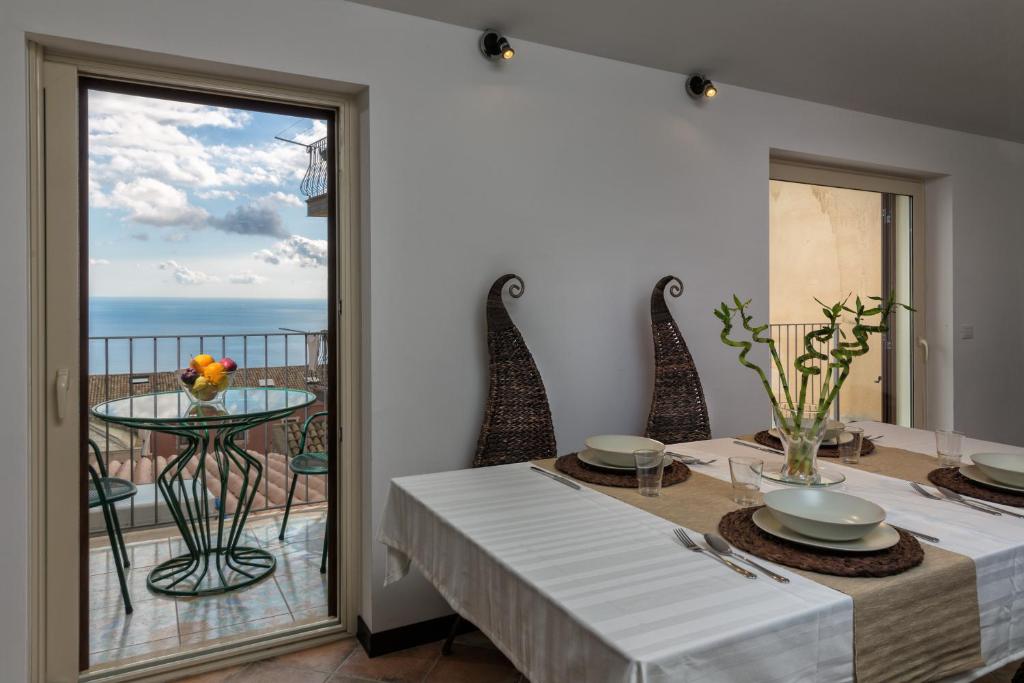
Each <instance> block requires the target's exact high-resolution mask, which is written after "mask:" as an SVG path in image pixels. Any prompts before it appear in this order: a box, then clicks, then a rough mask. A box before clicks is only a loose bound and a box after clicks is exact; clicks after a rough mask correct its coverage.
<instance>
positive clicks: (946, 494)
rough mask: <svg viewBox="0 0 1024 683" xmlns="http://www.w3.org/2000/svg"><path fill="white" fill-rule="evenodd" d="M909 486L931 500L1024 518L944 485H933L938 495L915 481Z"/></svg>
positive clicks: (996, 514) (997, 515) (992, 513)
mask: <svg viewBox="0 0 1024 683" xmlns="http://www.w3.org/2000/svg"><path fill="white" fill-rule="evenodd" d="M910 486H911V487H912V488H913V489H914V490H915V491H917V492H918V493H919V494H921V495H922V496H924V497H925V498H930V499H931V500H946V501H949V502H950V503H957V504H959V505H963V506H964V507H968V508H971V509H972V510H977V511H978V512H984V513H986V514H989V515H994V516H996V517H999V516H1002V515H1007V516H1009V517H1017V518H1018V519H1024V515H1021V514H1018V513H1016V512H1010V511H1009V510H1004V509H1002V508H997V507H995V506H994V505H989V504H988V503H983V502H981V501H978V500H975V499H973V498H970V499H969V498H966V497H964V496H961V495H960V494H959V493H957V492H956V491H951V490H950V489H947V488H946V487H945V486H936V487H935V488H936V489H937V490H938V492H939V493H940V494H942V495H938V496H937V495H935V494H934V493H932V492H931V491H929V490H927V489H926V488H924V487H923V486H921V485H920V484H918V483H917V482H916V481H912V482H910Z"/></svg>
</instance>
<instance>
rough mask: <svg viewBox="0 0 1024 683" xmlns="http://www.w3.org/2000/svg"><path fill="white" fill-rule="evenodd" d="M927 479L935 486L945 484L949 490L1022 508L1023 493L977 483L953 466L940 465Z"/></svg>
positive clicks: (1023, 506)
mask: <svg viewBox="0 0 1024 683" xmlns="http://www.w3.org/2000/svg"><path fill="white" fill-rule="evenodd" d="M928 481H930V482H931V483H933V484H935V485H936V486H945V487H946V488H947V489H950V490H951V491H956V492H957V493H959V494H962V495H965V496H970V497H971V498H977V499H978V500H987V501H988V502H990V503H999V504H1000V505H1010V506H1012V507H1018V508H1024V493H1013V492H1012V491H1003V490H1001V489H997V488H992V487H990V486H985V485H983V484H977V483H975V482H973V481H971V480H970V479H968V478H967V477H965V476H964V475H962V474H960V471H959V470H958V469H957V468H955V467H941V468H939V469H937V470H932V471H931V472H929V473H928Z"/></svg>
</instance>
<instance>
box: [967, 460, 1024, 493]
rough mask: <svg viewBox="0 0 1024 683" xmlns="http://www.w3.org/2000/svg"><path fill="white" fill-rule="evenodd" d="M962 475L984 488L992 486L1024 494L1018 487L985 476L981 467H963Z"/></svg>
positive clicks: (1023, 490)
mask: <svg viewBox="0 0 1024 683" xmlns="http://www.w3.org/2000/svg"><path fill="white" fill-rule="evenodd" d="M960 474H962V475H964V476H965V477H967V478H968V479H970V480H971V481H976V482H978V483H979V484H981V485H983V486H991V487H992V488H995V489H1002V490H1003V491H1012V492H1013V493H1024V489H1021V488H1017V487H1016V486H1009V485H1008V484H1004V483H1002V482H999V481H996V480H995V479H993V478H992V477H990V476H988V475H987V474H985V472H983V471H982V469H981V468H980V467H978V466H977V465H961V466H960Z"/></svg>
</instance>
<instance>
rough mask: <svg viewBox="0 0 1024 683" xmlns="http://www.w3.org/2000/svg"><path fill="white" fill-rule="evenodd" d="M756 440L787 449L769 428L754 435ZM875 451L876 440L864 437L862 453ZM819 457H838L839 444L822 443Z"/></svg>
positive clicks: (861, 447) (766, 444)
mask: <svg viewBox="0 0 1024 683" xmlns="http://www.w3.org/2000/svg"><path fill="white" fill-rule="evenodd" d="M754 441H756V442H758V443H759V444H761V445H762V446H767V447H768V448H774V449H776V450H779V451H782V450H785V448H783V446H782V440H781V439H780V438H778V437H777V436H772V435H771V434H769V433H768V430H767V429H762V430H761V431H759V432H758V433H757V434H755V435H754ZM874 452H875V442H874V441H872V440H871V439H864V443H862V444H861V446H860V454H861V455H871V454H872V453H874ZM818 457H819V458H838V457H839V446H836V445H833V444H822V445H821V446H818Z"/></svg>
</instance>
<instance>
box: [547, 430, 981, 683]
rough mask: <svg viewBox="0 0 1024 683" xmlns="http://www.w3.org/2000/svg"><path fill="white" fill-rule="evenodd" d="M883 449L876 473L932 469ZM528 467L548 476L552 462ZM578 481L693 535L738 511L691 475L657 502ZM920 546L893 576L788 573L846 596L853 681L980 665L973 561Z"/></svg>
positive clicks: (711, 484) (715, 484)
mask: <svg viewBox="0 0 1024 683" xmlns="http://www.w3.org/2000/svg"><path fill="white" fill-rule="evenodd" d="M888 450H889V451H890V452H889V453H886V454H884V455H891V456H893V457H892V458H886V457H884V455H883V454H882V453H879V454H878V455H872V456H869V458H868V459H873V458H876V457H877V458H882V459H880V460H879V467H885V466H887V465H891V469H890V471H891V472H895V471H896V470H897V469H899V470H900V471H901V472H905V473H906V474H907V478H918V480H921V481H923V480H924V477H925V475H927V473H928V472H929V471H931V469H934V467H935V459H934V458H929V457H928V456H922V455H921V454H920V453H909V452H908V451H897V449H888ZM903 453H907V454H908V455H910V456H918V457H920V458H924V459H925V460H926V461H929V462H930V467H929V468H928V469H927V470H925V471H924V472H923V473H921V472H920V469H921V467H923V466H924V465H926V464H927V463H924V462H916V460H917V459H916V458H909V459H908V460H907V462H905V463H904V462H902V461H901V462H899V463H897V462H896V461H897V459H898V458H897V457H896V456H901V455H902V454H903ZM899 460H902V458H899ZM890 461H891V462H890ZM912 461H914V462H912ZM862 462H864V459H862ZM536 464H538V465H540V466H542V467H544V468H546V469H548V470H551V471H556V470H555V469H554V459H548V460H540V461H537V463H536ZM881 473H885V474H888V473H889V472H881ZM559 474H561V475H562V476H565V475H564V473H562V472H559ZM889 476H901V475H899V474H890V475H889ZM581 483H582V484H583V485H585V486H587V487H589V488H592V489H594V490H596V491H600V492H602V493H604V494H606V495H608V496H611V497H612V498H617V499H618V500H621V501H623V502H626V503H629V504H630V505H633V506H635V507H638V508H640V509H642V510H644V511H646V512H650V513H651V514H653V515H657V516H658V517H661V518H663V519H667V520H668V521H670V522H672V523H674V524H679V525H680V526H685V527H687V528H689V529H693V530H695V531H698V532H701V533H705V532H709V531H713V532H717V530H718V522H719V520H720V519H721V518H722V516H723V515H724V514H725V513H727V512H731V511H733V510H736V509H738V508H739V507H740V506H738V505H736V504H735V503H733V502H732V485H731V484H730V483H729V482H726V481H722V480H720V479H715V478H714V477H709V476H707V475H704V474H701V473H699V472H696V471H695V472H694V473H693V475H692V476H691V477H690V479H689V480H687V481H686V482H683V483H682V484H677V485H675V486H671V487H668V488H665V489H662V493H661V496H659V497H657V498H648V497H645V496H641V495H640V494H639V493H637V491H636V490H635V489H625V488H616V487H611V486H598V485H595V484H586V483H583V482H581ZM922 547H923V548H924V562H922V563H921V565H919V566H917V567H915V568H913V569H911V570H909V571H907V572H904V573H903V574H898V575H896V576H889V577H884V578H849V577H839V576H831V575H827V574H818V573H815V572H807V571H802V570H795V569H794V570H791V571H794V572H797V573H799V574H801V575H803V576H805V577H807V578H809V579H811V580H812V581H815V582H817V583H820V584H822V585H825V586H828V587H829V588H832V589H834V590H838V591H840V592H842V593H845V594H847V595H849V596H850V597H851V598H853V632H854V638H853V639H854V665H855V668H856V672H857V680H858V681H862V682H864V681H872V682H873V681H900V682H903V681H930V680H936V679H939V678H943V677H945V676H949V675H952V674H954V673H959V672H962V671H969V670H971V669H974V668H977V667H979V666H982V665H983V664H984V661H983V660H982V658H981V623H980V618H979V615H978V593H977V577H976V575H975V568H974V562H973V561H972V560H971V559H970V558H969V557H965V556H963V555H959V554H957V553H953V552H950V551H948V550H943V549H941V548H937V547H935V546H932V545H928V544H925V543H922ZM764 580H766V581H767V580H768V579H767V578H765V579H764ZM794 646H798V644H794Z"/></svg>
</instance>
